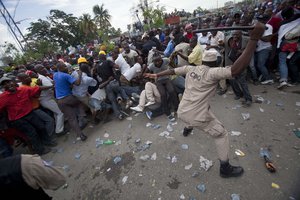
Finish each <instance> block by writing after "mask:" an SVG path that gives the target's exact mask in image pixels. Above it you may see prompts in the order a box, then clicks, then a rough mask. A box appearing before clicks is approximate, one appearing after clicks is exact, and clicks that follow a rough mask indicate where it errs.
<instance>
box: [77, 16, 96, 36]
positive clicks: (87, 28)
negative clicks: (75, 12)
mask: <svg viewBox="0 0 300 200" xmlns="http://www.w3.org/2000/svg"><path fill="white" fill-rule="evenodd" d="M79 31H80V32H81V33H82V34H83V35H84V38H83V40H84V41H83V42H89V41H91V40H93V39H95V38H97V26H96V24H95V23H94V21H93V20H92V18H91V16H90V15H89V14H83V15H82V16H81V17H80V18H79Z"/></svg>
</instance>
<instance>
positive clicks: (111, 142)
mask: <svg viewBox="0 0 300 200" xmlns="http://www.w3.org/2000/svg"><path fill="white" fill-rule="evenodd" d="M115 143H116V141H113V140H106V141H104V142H103V144H106V145H111V144H115Z"/></svg>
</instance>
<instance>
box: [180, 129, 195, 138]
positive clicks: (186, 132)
mask: <svg viewBox="0 0 300 200" xmlns="http://www.w3.org/2000/svg"><path fill="white" fill-rule="evenodd" d="M192 131H193V128H187V127H184V129H183V133H182V135H183V136H184V137H187V136H188V135H189V134H191V133H192Z"/></svg>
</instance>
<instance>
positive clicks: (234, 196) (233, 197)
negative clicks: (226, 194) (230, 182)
mask: <svg viewBox="0 0 300 200" xmlns="http://www.w3.org/2000/svg"><path fill="white" fill-rule="evenodd" d="M231 200H240V195H239V194H231Z"/></svg>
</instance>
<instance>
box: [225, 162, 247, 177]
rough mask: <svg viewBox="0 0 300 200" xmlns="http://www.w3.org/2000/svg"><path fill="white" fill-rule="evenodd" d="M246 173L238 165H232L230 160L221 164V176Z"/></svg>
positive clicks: (236, 175)
mask: <svg viewBox="0 0 300 200" xmlns="http://www.w3.org/2000/svg"><path fill="white" fill-rule="evenodd" d="M243 173H244V169H243V168H242V167H238V166H232V165H230V164H229V163H228V162H227V163H224V164H221V166H220V176H221V177H222V178H230V177H238V176H241V175H242V174H243Z"/></svg>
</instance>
